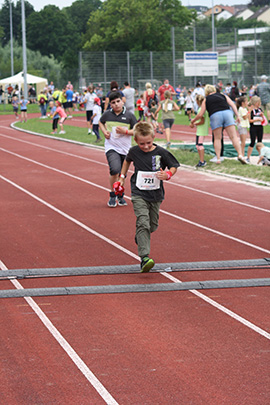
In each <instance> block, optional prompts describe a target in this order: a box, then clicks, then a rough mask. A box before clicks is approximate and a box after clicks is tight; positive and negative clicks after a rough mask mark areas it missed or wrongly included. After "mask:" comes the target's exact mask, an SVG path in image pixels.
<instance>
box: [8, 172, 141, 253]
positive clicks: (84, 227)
mask: <svg viewBox="0 0 270 405" xmlns="http://www.w3.org/2000/svg"><path fill="white" fill-rule="evenodd" d="M0 178H1V179H2V180H4V181H6V182H7V183H9V184H11V185H12V186H13V187H15V188H17V189H18V190H20V191H22V192H23V193H25V194H27V195H29V196H30V197H32V198H33V199H34V200H36V201H38V202H40V203H41V204H43V205H45V206H46V207H48V208H50V209H51V210H52V211H54V212H56V213H57V214H60V215H61V216H63V217H64V218H66V219H68V220H69V221H71V222H73V223H74V224H76V225H78V226H80V227H81V228H83V229H84V230H86V231H87V232H90V233H92V234H93V235H94V236H97V237H98V238H100V239H102V240H103V241H104V242H107V243H109V244H110V245H112V246H114V247H116V248H117V249H119V248H120V245H118V244H117V243H115V242H113V241H112V240H110V239H109V238H106V236H103V235H101V234H100V233H99V232H96V231H95V230H94V229H92V228H90V227H89V226H87V225H85V224H83V223H82V222H80V221H78V220H77V219H75V218H73V217H71V216H70V215H68V214H66V213H65V212H63V211H61V210H59V209H58V208H56V207H55V206H54V205H52V204H50V203H48V202H47V201H45V200H43V199H42V198H39V197H38V196H36V195H35V194H33V193H31V192H30V191H28V190H26V189H25V188H23V187H21V186H19V185H18V184H16V183H14V182H13V181H11V180H9V179H7V178H6V177H4V176H1V175H0ZM120 250H122V252H124V253H127V254H129V255H130V256H131V255H132V257H134V258H135V259H136V260H138V259H139V256H137V255H135V254H133V253H132V254H131V252H130V251H129V250H127V249H125V248H124V247H122V248H121V249H120Z"/></svg>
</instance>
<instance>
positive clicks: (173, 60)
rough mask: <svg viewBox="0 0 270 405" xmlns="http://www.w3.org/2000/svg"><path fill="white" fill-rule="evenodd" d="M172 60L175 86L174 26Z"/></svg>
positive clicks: (174, 83) (174, 84) (174, 85)
mask: <svg viewBox="0 0 270 405" xmlns="http://www.w3.org/2000/svg"><path fill="white" fill-rule="evenodd" d="M172 62H173V87H174V88H176V82H175V39H174V27H172Z"/></svg>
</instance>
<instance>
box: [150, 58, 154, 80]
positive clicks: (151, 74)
mask: <svg viewBox="0 0 270 405" xmlns="http://www.w3.org/2000/svg"><path fill="white" fill-rule="evenodd" d="M150 78H151V81H153V52H152V51H150Z"/></svg>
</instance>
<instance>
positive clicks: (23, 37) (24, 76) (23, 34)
mask: <svg viewBox="0 0 270 405" xmlns="http://www.w3.org/2000/svg"><path fill="white" fill-rule="evenodd" d="M21 1H22V47H23V78H24V89H23V90H24V91H23V94H24V98H25V99H27V59H26V35H25V11H24V0H21Z"/></svg>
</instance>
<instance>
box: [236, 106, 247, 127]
mask: <svg viewBox="0 0 270 405" xmlns="http://www.w3.org/2000/svg"><path fill="white" fill-rule="evenodd" d="M238 113H239V118H240V126H241V127H242V128H249V127H250V124H249V119H248V117H247V118H246V119H244V118H243V117H244V116H245V115H248V110H247V108H243V107H239V110H238Z"/></svg>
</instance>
